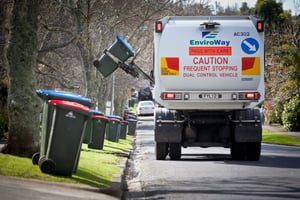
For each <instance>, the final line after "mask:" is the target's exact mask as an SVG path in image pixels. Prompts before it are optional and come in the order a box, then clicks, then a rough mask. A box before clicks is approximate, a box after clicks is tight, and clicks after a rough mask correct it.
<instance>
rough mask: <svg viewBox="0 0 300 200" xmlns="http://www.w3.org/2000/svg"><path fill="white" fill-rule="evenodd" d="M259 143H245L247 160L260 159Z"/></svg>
mask: <svg viewBox="0 0 300 200" xmlns="http://www.w3.org/2000/svg"><path fill="white" fill-rule="evenodd" d="M260 151H261V143H259V142H257V143H247V160H250V161H258V160H259V159H260Z"/></svg>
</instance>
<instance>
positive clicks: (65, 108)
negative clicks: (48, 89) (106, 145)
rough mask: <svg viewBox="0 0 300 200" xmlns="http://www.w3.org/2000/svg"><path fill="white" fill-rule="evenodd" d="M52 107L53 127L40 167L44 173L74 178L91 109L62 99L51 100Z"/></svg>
mask: <svg viewBox="0 0 300 200" xmlns="http://www.w3.org/2000/svg"><path fill="white" fill-rule="evenodd" d="M49 106H50V107H51V109H53V114H52V120H51V128H50V133H49V138H48V142H47V146H46V147H45V155H43V156H42V157H41V158H40V159H39V161H38V164H39V167H40V169H41V171H42V172H43V173H48V174H57V175H63V176H71V175H72V173H73V172H75V171H76V169H77V165H78V161H79V155H80V151H81V142H82V138H83V133H84V129H85V127H86V122H87V119H88V118H89V117H90V112H89V107H87V106H83V105H81V104H78V103H75V102H69V101H62V100H49Z"/></svg>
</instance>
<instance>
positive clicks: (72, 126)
mask: <svg viewBox="0 0 300 200" xmlns="http://www.w3.org/2000/svg"><path fill="white" fill-rule="evenodd" d="M37 94H38V96H39V97H41V98H42V99H43V100H44V102H43V113H42V127H41V141H40V143H41V144H40V151H39V152H37V153H35V154H34V155H33V156H32V162H33V164H38V165H39V167H40V169H41V171H42V172H43V173H47V174H56V175H63V176H72V174H73V173H76V170H77V167H78V162H79V158H80V152H81V145H82V142H85V143H88V147H89V148H94V149H102V148H103V143H104V137H105V134H106V138H107V139H108V140H111V141H113V142H118V140H119V138H121V139H126V133H128V134H130V135H134V134H135V128H134V132H133V127H132V126H133V125H135V126H136V120H135V122H133V123H131V127H130V126H129V124H130V122H127V121H123V120H122V119H121V118H120V117H118V116H104V113H102V112H100V111H95V110H91V109H90V107H91V106H92V105H93V103H92V101H91V99H89V98H86V97H84V96H81V95H78V94H74V93H70V92H64V91H54V90H37ZM122 125H123V126H124V127H123V128H122ZM127 130H128V131H127Z"/></svg>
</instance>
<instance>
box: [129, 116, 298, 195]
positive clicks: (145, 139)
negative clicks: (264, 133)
mask: <svg viewBox="0 0 300 200" xmlns="http://www.w3.org/2000/svg"><path fill="white" fill-rule="evenodd" d="M153 129H154V121H153V117H140V122H139V123H138V130H137V137H136V145H135V150H134V152H133V155H132V156H131V157H132V158H131V162H129V163H130V167H131V168H130V169H131V170H130V172H129V173H128V177H127V179H128V181H127V182H128V189H129V192H128V193H126V194H125V195H124V199H189V200H191V199H205V200H210V199H213V200H216V199H224V200H228V199H231V200H234V199H238V200H240V199H245V200H248V199H255V200H260V199H261V200H268V199H270V200H279V199H280V200H291V199H300V148H299V147H290V146H282V145H268V144H263V145H262V156H261V159H260V161H251V162H250V161H234V160H231V158H230V150H229V149H225V148H206V149H203V148H198V147H197V148H195V147H193V148H187V149H183V152H182V153H183V155H182V159H181V160H180V161H171V160H169V159H167V160H165V161H157V160H155V155H154V131H153Z"/></svg>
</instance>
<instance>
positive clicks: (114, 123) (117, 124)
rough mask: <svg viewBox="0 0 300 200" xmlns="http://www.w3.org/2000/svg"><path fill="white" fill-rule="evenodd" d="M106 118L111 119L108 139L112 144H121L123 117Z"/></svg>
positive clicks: (109, 116) (107, 132)
mask: <svg viewBox="0 0 300 200" xmlns="http://www.w3.org/2000/svg"><path fill="white" fill-rule="evenodd" d="M106 117H107V118H108V119H109V122H108V126H107V131H106V139H108V140H109V141H112V142H119V137H120V128H121V117H119V116H116V115H108V116H106Z"/></svg>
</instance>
